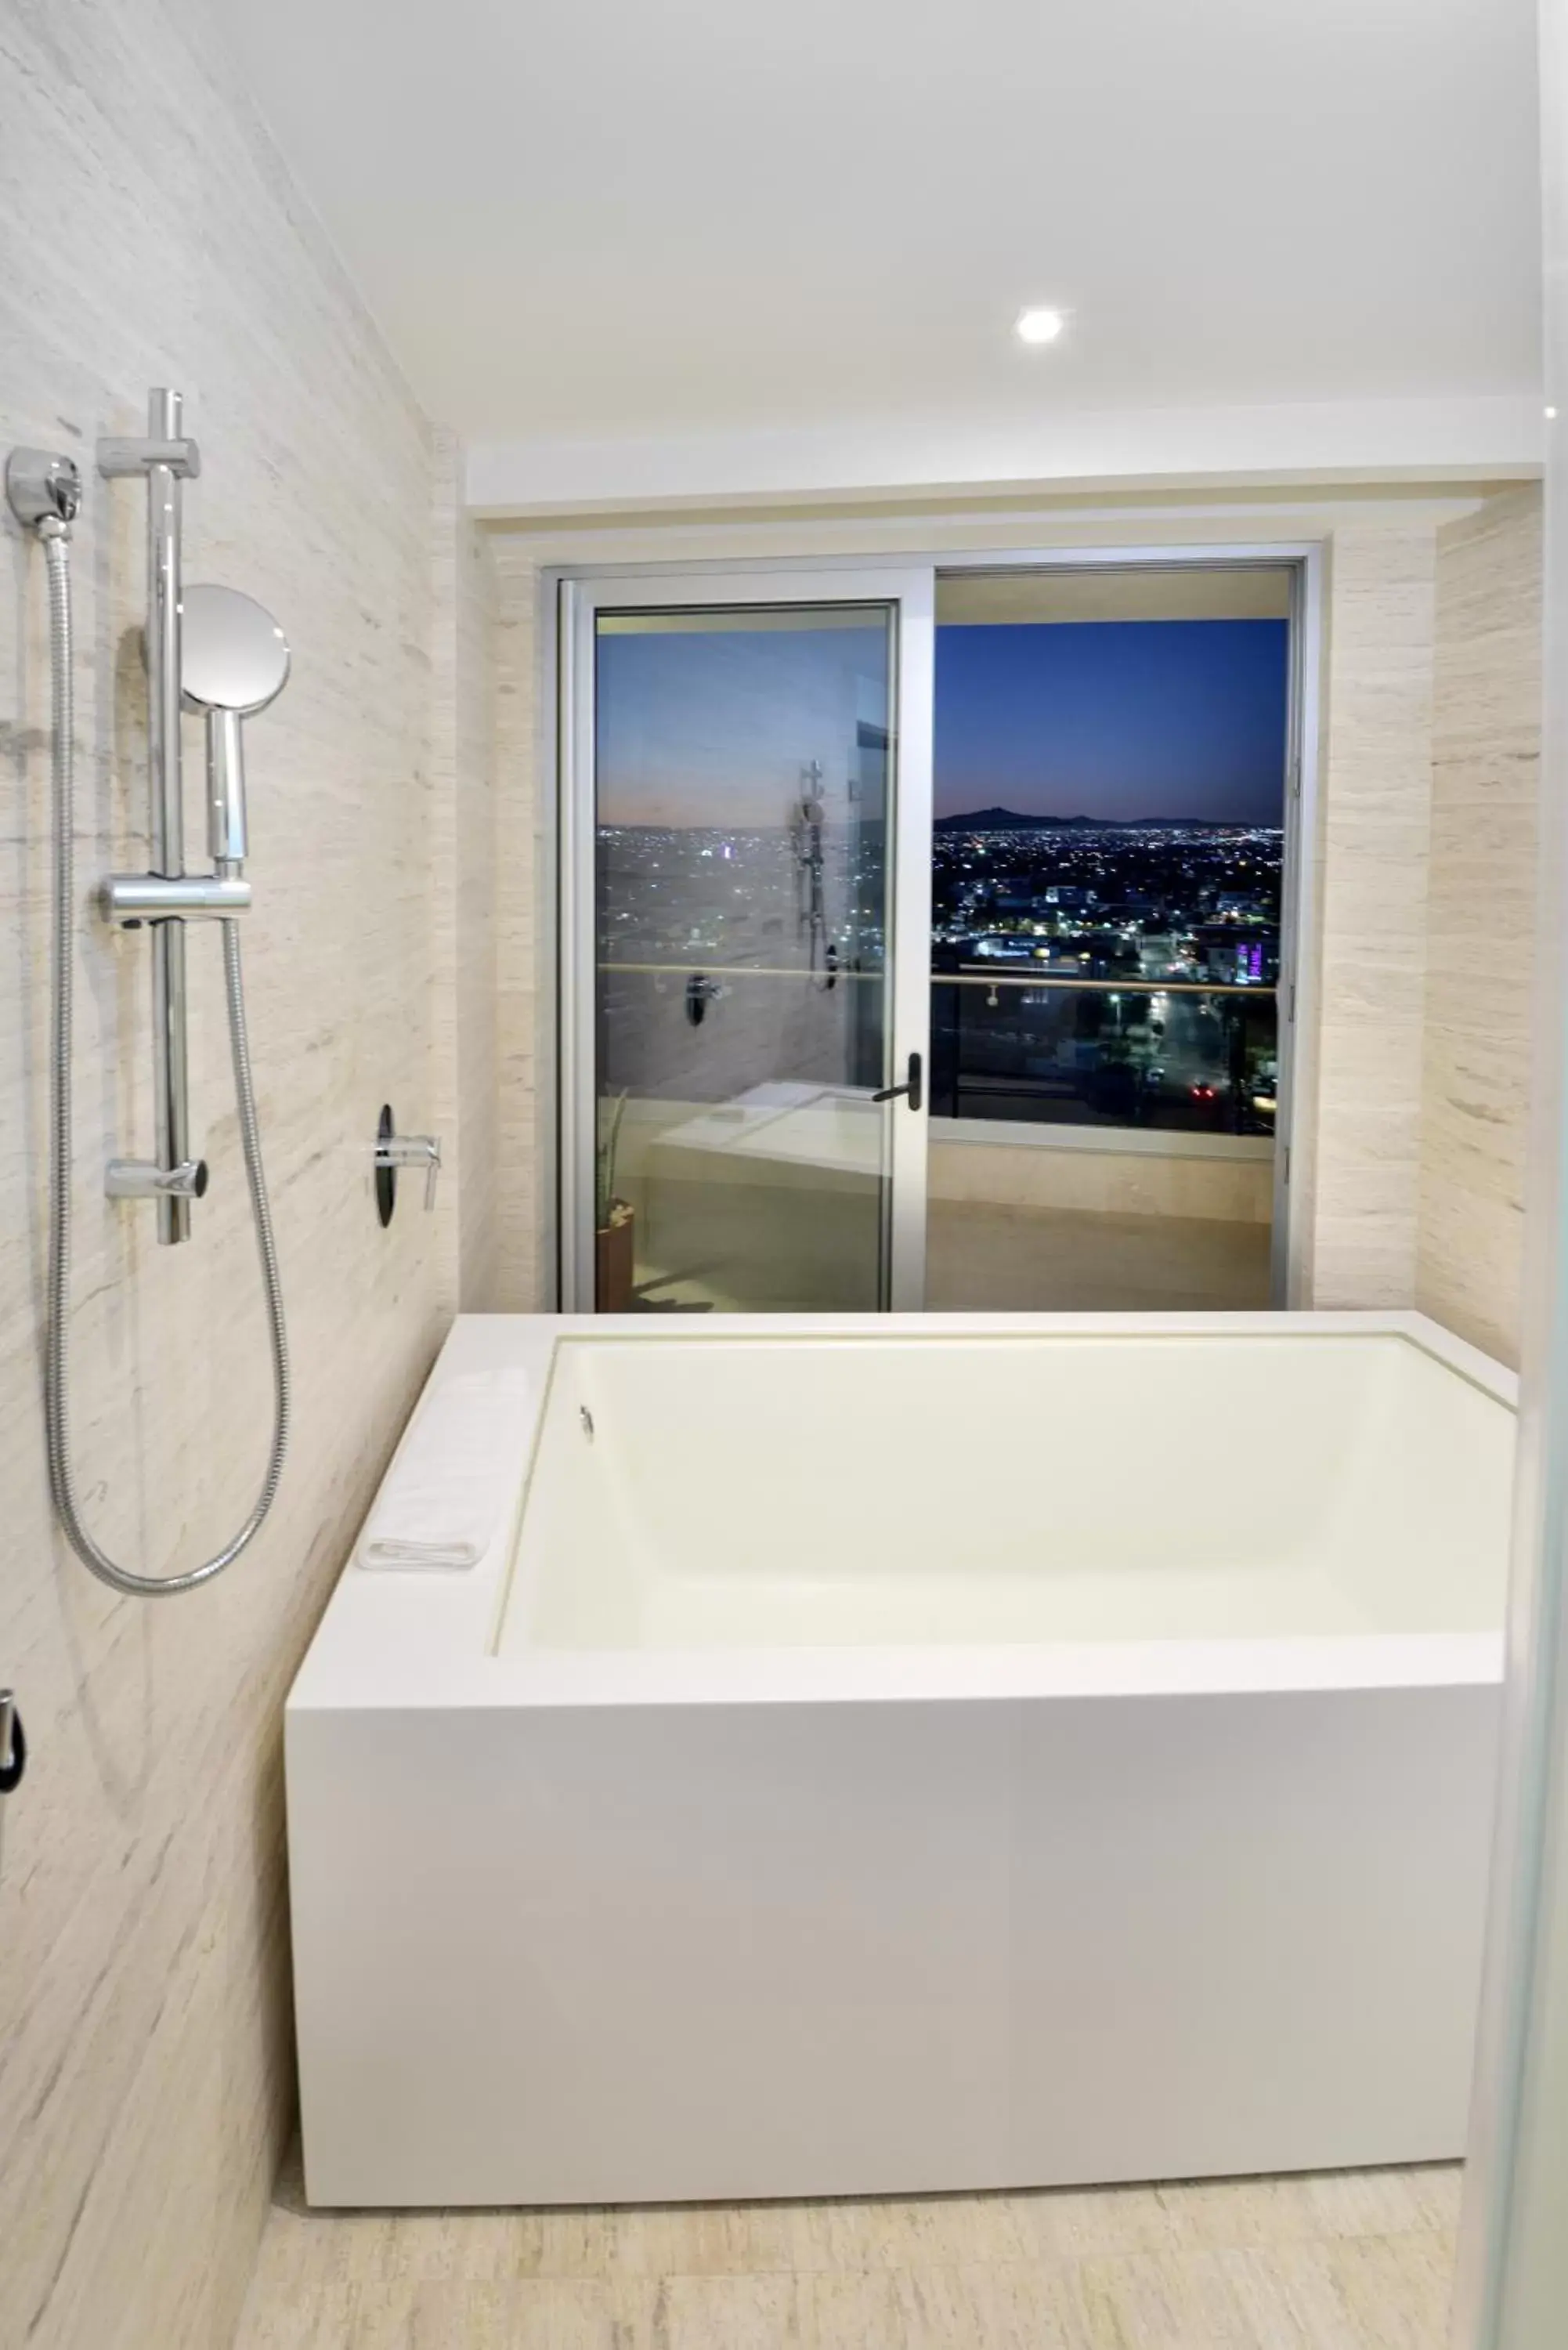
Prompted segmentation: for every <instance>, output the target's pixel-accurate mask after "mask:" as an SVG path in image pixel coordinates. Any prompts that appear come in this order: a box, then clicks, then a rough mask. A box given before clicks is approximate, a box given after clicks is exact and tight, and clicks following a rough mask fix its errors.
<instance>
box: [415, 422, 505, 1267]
mask: <svg viewBox="0 0 1568 2350" xmlns="http://www.w3.org/2000/svg"><path fill="white" fill-rule="evenodd" d="M434 442H435V473H434V498H433V504H432V513H431V524H432V549H431V556H432V567H433V569H432V582H433V587H434V612H433V643H432V649H431V788H432V794H433V799H434V806H433V810H432V833H433V840H434V846H435V850H436V862H435V868H434V870H435V879H436V883H437V912H436V924H437V950H436V951H437V961H438V964H439V966H440V985H439V988H438V991H437V1017H438V1021H439V1022H440V1024H441V1027H440V1036H439V1045H438V1051H437V1055H436V1066H437V1080H438V1085H439V1087H440V1095H439V1100H440V1109H439V1115H438V1118H437V1125H438V1127H439V1130H440V1133H441V1144H442V1173H441V1184H442V1187H443V1189H444V1191H445V1192H446V1194H447V1197H448V1201H449V1203H450V1207H451V1211H452V1212H451V1213H450V1214H449V1217H448V1220H447V1223H446V1226H445V1230H446V1232H447V1234H448V1236H449V1237H450V1239H451V1241H452V1250H453V1261H452V1264H451V1266H450V1267H449V1275H450V1280H451V1284H452V1298H453V1300H454V1302H455V1303H456V1304H458V1305H461V1306H462V1307H464V1308H473V1309H476V1310H483V1308H484V1307H486V1306H488V1305H492V1304H493V1300H494V1293H495V1285H496V1279H497V1272H498V1248H497V1240H498V1221H497V1181H496V1170H497V1167H498V1164H499V1152H500V1132H499V1122H498V1094H497V1087H496V1081H495V1080H496V1064H497V1052H498V1041H497V1017H496V1014H497V962H496V889H497V878H496V876H497V868H496V859H497V854H498V849H499V837H498V829H497V825H498V800H497V795H496V790H495V724H494V716H495V678H494V660H493V628H494V620H495V580H494V566H493V559H492V555H491V546H490V541H489V538H488V536H486V534H485V533H484V532H483V531H482V530H480V529H478V528H477V527H476V526H475V525H474V524H473V523H472V521H471V520H470V518H469V516H468V514H467V513H466V511H465V509H464V507H463V504H462V450H461V448H460V446H459V444H458V442H457V441H456V440H455V438H454V437H453V435H452V434H451V433H450V432H439V431H438V432H436V433H435V435H434Z"/></svg>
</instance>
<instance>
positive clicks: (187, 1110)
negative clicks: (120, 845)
mask: <svg viewBox="0 0 1568 2350" xmlns="http://www.w3.org/2000/svg"><path fill="white" fill-rule="evenodd" d="M183 406H184V403H183V401H182V399H181V396H180V394H179V393H178V392H177V391H171V390H167V389H166V388H159V389H155V390H152V391H151V392H150V393H149V394H148V400H147V438H146V439H145V440H144V441H134V440H125V439H123V438H118V437H117V438H114V439H108V440H101V441H99V444H98V469H99V473H101V474H102V475H103V476H104V478H105V479H106V480H108V481H119V480H124V479H127V478H140V479H144V480H145V481H146V484H147V634H146V651H147V772H148V785H149V790H150V793H151V824H150V827H149V831H150V839H151V855H150V858H149V864H150V866H151V874H152V875H153V876H156V877H157V878H159V879H162V880H165V881H179V880H182V879H183V878H184V873H185V817H184V796H183V792H182V784H181V773H180V628H181V603H180V557H181V520H182V517H181V493H180V484H181V483H182V481H190V480H193V479H194V477H195V476H196V475H197V474H198V473H200V471H201V462H202V461H201V452H199V450H198V449H197V447H196V443H195V442H193V441H188V440H186V439H184V438H183V437H182V433H181V430H180V427H181V421H182V411H183ZM151 931H152V1082H153V1119H154V1135H155V1150H156V1159H155V1166H156V1170H157V1172H158V1174H160V1175H162V1176H171V1175H172V1174H173V1173H174V1172H175V1170H177V1169H180V1168H182V1167H184V1166H186V1165H187V1164H188V1163H189V1162H190V1158H191V1100H190V1081H189V1076H188V1057H187V1049H186V1034H185V928H184V924H183V922H182V920H179V919H177V918H176V919H169V918H167V916H165V918H163V919H156V918H155V919H153V920H152V922H151ZM152 1196H153V1197H154V1198H155V1200H156V1201H157V1210H158V1237H159V1239H160V1240H161V1241H164V1242H175V1241H185V1240H189V1239H190V1237H191V1193H190V1192H189V1191H187V1190H182V1189H181V1188H179V1187H178V1186H173V1185H162V1184H161V1185H159V1186H158V1188H157V1189H156V1190H155V1191H154V1192H153V1193H152Z"/></svg>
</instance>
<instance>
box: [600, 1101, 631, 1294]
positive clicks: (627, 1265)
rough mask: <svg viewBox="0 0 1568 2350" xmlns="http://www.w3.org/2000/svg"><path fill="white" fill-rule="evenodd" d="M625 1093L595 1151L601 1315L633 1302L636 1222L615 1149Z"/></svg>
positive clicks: (618, 1102) (612, 1113) (618, 1142)
mask: <svg viewBox="0 0 1568 2350" xmlns="http://www.w3.org/2000/svg"><path fill="white" fill-rule="evenodd" d="M625 1114H626V1095H625V1093H624V1092H622V1093H619V1094H618V1095H617V1096H616V1102H615V1107H614V1109H613V1110H612V1111H611V1113H610V1119H609V1128H608V1131H607V1133H606V1134H604V1135H603V1136H602V1138H601V1139H600V1142H599V1147H598V1149H597V1151H596V1152H595V1154H594V1227H595V1230H594V1260H595V1262H594V1302H595V1305H597V1309H598V1311H599V1312H600V1313H601V1314H625V1313H627V1312H628V1310H629V1309H630V1307H631V1305H632V1303H633V1290H632V1274H633V1270H634V1268H635V1265H636V1262H637V1234H636V1222H635V1219H634V1217H633V1214H632V1210H631V1207H630V1205H629V1203H628V1201H625V1200H622V1199H620V1198H619V1197H618V1195H617V1192H616V1188H615V1162H616V1152H617V1150H618V1148H619V1146H620V1122H621V1119H622V1118H623V1117H624V1116H625Z"/></svg>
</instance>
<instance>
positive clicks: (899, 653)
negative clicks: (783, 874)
mask: <svg viewBox="0 0 1568 2350" xmlns="http://www.w3.org/2000/svg"><path fill="white" fill-rule="evenodd" d="M560 599H561V600H560V610H559V619H558V650H559V661H560V681H559V712H560V776H561V795H560V827H559V840H558V868H557V869H558V876H559V882H558V887H559V897H558V916H557V919H558V924H559V971H560V983H561V1000H560V1020H559V1024H558V1026H559V1048H558V1049H559V1068H558V1098H559V1102H560V1152H559V1161H560V1203H559V1218H558V1230H559V1241H560V1297H561V1307H562V1310H563V1312H566V1313H568V1314H571V1313H576V1314H590V1313H592V1312H593V1310H594V1245H593V1235H594V1162H595V1150H596V1147H597V1118H598V1107H597V1105H598V1070H597V1056H596V1050H595V1017H594V1014H595V1001H596V989H597V976H598V975H597V968H596V965H597V953H596V937H597V931H596V907H595V899H594V874H595V853H594V835H595V815H596V810H595V775H594V764H595V714H596V713H595V660H594V651H595V639H596V629H597V619H598V615H599V614H600V612H606V611H609V612H627V611H638V610H643V609H647V610H655V611H657V610H659V609H660V608H663V609H667V610H688V611H696V612H709V611H722V610H724V609H726V608H730V607H733V608H736V609H738V610H743V609H745V608H748V607H751V608H757V607H762V608H775V609H776V608H777V607H778V606H780V605H781V604H825V605H832V604H847V605H853V604H878V605H886V606H888V607H890V608H891V609H892V611H893V614H894V624H893V697H892V707H893V722H894V723H893V743H892V758H891V760H890V762H889V775H888V812H889V822H890V827H891V833H890V837H891V843H892V849H891V854H890V856H889V858H888V938H887V948H886V967H887V979H886V983H885V1002H886V1004H887V1011H888V1017H887V1019H886V1021H885V1023H884V1029H883V1079H882V1081H883V1083H884V1084H885V1085H892V1084H896V1083H901V1082H902V1080H903V1077H904V1075H905V1072H906V1070H907V1068H908V1066H909V1055H910V1054H911V1053H919V1055H921V1058H922V1060H923V1061H925V1062H926V1063H928V1064H929V1058H930V997H931V983H930V960H931V956H930V939H931V750H932V726H933V709H934V701H935V689H936V676H935V659H936V655H935V642H936V639H935V629H936V569H935V566H934V565H925V564H922V565H909V564H900V565H891V564H889V565H881V564H875V565H874V564H865V565H858V564H857V565H856V566H854V567H842V566H838V565H834V566H832V567H821V568H818V569H803V568H801V567H798V566H797V565H794V564H784V563H781V564H780V565H779V566H778V567H776V568H775V567H773V566H771V565H765V564H750V565H747V566H745V567H743V568H737V569H734V570H731V569H729V568H727V567H723V568H721V567H702V568H701V569H695V568H694V569H691V570H688V571H674V570H672V571H668V572H659V573H639V574H638V575H637V576H635V577H624V576H623V577H613V576H610V575H602V576H598V577H567V578H563V579H562V580H561V582H560ZM928 1075H929V1070H928ZM885 1115H886V1116H887V1118H888V1122H889V1123H888V1137H889V1148H888V1153H887V1157H886V1159H885V1161H884V1167H885V1170H886V1176H887V1179H888V1180H886V1183H885V1187H884V1191H883V1203H884V1204H883V1238H882V1252H881V1253H882V1264H881V1267H880V1285H881V1289H882V1301H881V1302H882V1305H883V1308H884V1310H890V1311H892V1312H895V1313H903V1314H909V1313H918V1312H919V1310H920V1309H921V1307H922V1306H923V1305H924V1304H925V1284H926V1176H927V1139H928V1122H929V1112H928V1109H927V1106H926V1101H925V1099H922V1102H921V1105H920V1107H919V1110H911V1109H910V1107H909V1101H908V1099H907V1098H904V1099H900V1100H898V1101H894V1102H891V1103H889V1104H888V1109H887V1111H886V1113H885Z"/></svg>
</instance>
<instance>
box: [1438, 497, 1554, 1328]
mask: <svg viewBox="0 0 1568 2350" xmlns="http://www.w3.org/2000/svg"><path fill="white" fill-rule="evenodd" d="M1541 552H1542V550H1541V496H1540V493H1539V491H1537V490H1536V489H1534V488H1533V487H1532V488H1529V489H1524V490H1518V491H1514V492H1511V493H1510V494H1507V495H1505V496H1500V497H1497V498H1494V499H1491V500H1490V501H1489V502H1488V504H1486V505H1485V506H1484V507H1483V508H1482V510H1481V511H1480V513H1479V514H1478V515H1474V516H1472V517H1471V518H1469V520H1466V521H1463V522H1456V523H1452V524H1449V525H1448V526H1447V527H1446V528H1444V529H1443V530H1441V531H1439V533H1438V554H1437V660H1436V699H1435V706H1434V715H1433V740H1432V819H1431V857H1430V869H1429V874H1428V889H1427V987H1426V1056H1425V1063H1424V1069H1423V1082H1422V1098H1421V1167H1420V1231H1419V1245H1418V1253H1417V1283H1416V1299H1417V1305H1420V1307H1421V1308H1422V1310H1423V1311H1424V1312H1426V1313H1428V1314H1431V1315H1436V1316H1437V1318H1438V1321H1440V1322H1445V1323H1447V1324H1448V1325H1449V1328H1450V1329H1454V1330H1458V1331H1459V1333H1460V1334H1461V1336H1464V1337H1467V1338H1470V1339H1473V1340H1474V1342H1475V1343H1476V1345H1477V1346H1479V1347H1485V1349H1486V1350H1487V1352H1488V1353H1489V1354H1492V1355H1497V1356H1499V1357H1501V1359H1502V1360H1503V1361H1504V1362H1507V1363H1515V1362H1517V1361H1518V1359H1519V1340H1520V1279H1521V1263H1522V1253H1523V1244H1524V1171H1525V1152H1526V1132H1527V1108H1528V1100H1529V1093H1530V1069H1531V1009H1532V978H1533V962H1534V957H1533V951H1532V950H1533V931H1534V927H1535V921H1536V887H1537V871H1536V846H1537V840H1538V837H1539V825H1538V794H1539V790H1540V781H1541V777H1540V766H1541V626H1542V622H1541V609H1542V607H1541V586H1542V572H1541Z"/></svg>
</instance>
